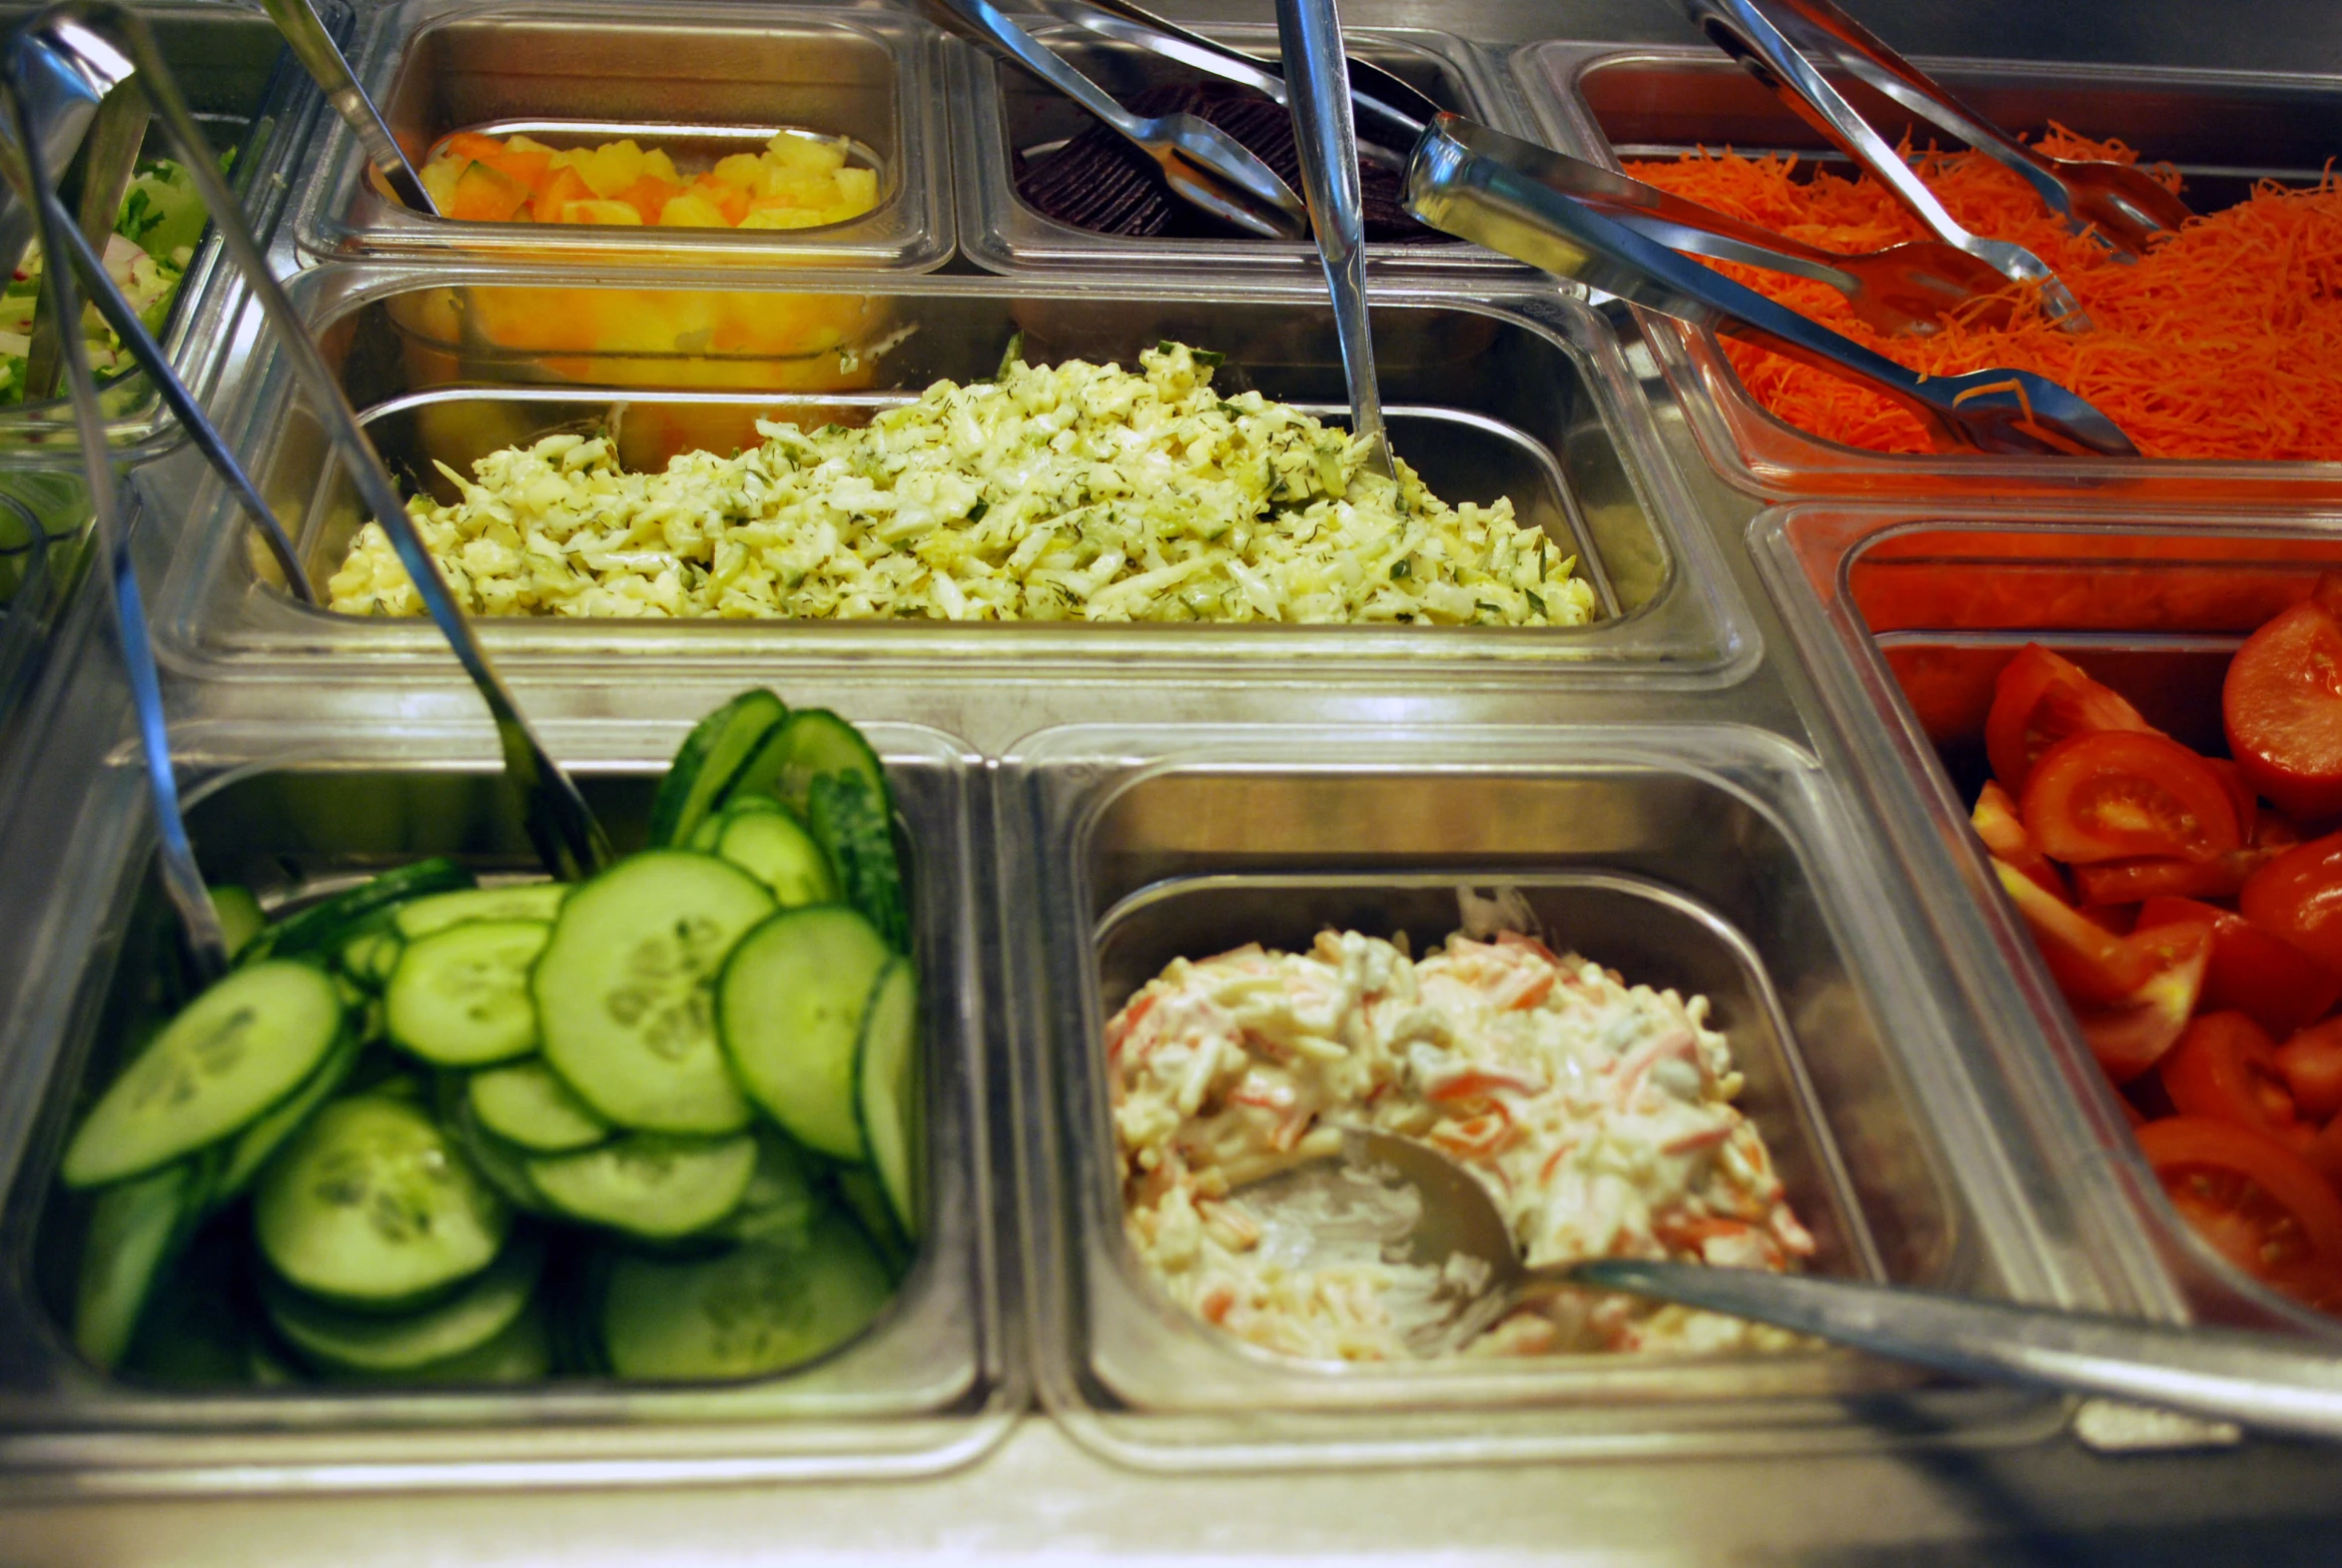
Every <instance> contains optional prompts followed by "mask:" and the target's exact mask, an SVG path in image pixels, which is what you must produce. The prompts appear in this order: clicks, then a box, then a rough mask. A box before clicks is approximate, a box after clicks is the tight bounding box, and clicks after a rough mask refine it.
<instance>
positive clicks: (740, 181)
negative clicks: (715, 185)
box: [708, 153, 765, 191]
mask: <svg viewBox="0 0 2342 1568" xmlns="http://www.w3.org/2000/svg"><path fill="white" fill-rule="evenodd" d="M764 169H765V162H764V159H763V158H761V157H759V156H758V155H757V154H755V153H734V154H733V155H732V156H731V157H729V158H721V159H718V160H717V161H716V166H715V167H714V168H713V169H711V170H709V171H708V173H710V174H712V175H714V176H715V177H716V178H717V179H719V180H721V181H723V182H724V184H726V185H736V186H738V187H740V189H742V190H743V191H752V190H754V189H755V188H756V177H757V176H758V175H760V174H762V173H764Z"/></svg>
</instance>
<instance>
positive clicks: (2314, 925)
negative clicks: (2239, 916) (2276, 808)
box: [2236, 833, 2342, 974]
mask: <svg viewBox="0 0 2342 1568" xmlns="http://www.w3.org/2000/svg"><path fill="white" fill-rule="evenodd" d="M2236 907H2237V908H2238V909H2241V910H2243V911H2244V913H2245V915H2246V917H2247V918H2248V919H2250V920H2253V921H2254V922H2256V923H2258V924H2259V925H2260V926H2262V927H2264V928H2265V929H2267V930H2269V931H2273V932H2275V933H2276V934H2277V935H2278V936H2280V937H2283V938H2284V939H2285V940H2286V941H2288V942H2290V943H2292V944H2293V945H2294V946H2295V947H2297V948H2299V949H2301V950H2302V951H2303V952H2304V953H2307V954H2308V955H2309V956H2310V957H2311V958H2314V959H2316V960H2317V961H2318V962H2319V963H2321V964H2323V965H2325V966H2326V968H2328V969H2330V970H2333V971H2334V972H2335V973H2337V974H2342V833H2329V834H2327V835H2326V836H2325V837H2324V838H2319V839H2311V840H2310V841H2309V842H2308V843H2307V844H2299V845H2296V846H2294V847H2293V848H2292V849H2289V850H2287V851H2285V852H2284V853H2283V854H2281V855H2279V856H2277V857H2275V858H2274V859H2272V860H2271V861H2270V862H2269V863H2268V864H2267V865H2265V866H2263V867H2261V869H2260V870H2258V871H2256V872H2254V873H2253V874H2252V875H2251V876H2250V877H2248V878H2246V879H2245V883H2244V887H2243V889H2242V891H2240V892H2239V893H2238V894H2237V896H2236Z"/></svg>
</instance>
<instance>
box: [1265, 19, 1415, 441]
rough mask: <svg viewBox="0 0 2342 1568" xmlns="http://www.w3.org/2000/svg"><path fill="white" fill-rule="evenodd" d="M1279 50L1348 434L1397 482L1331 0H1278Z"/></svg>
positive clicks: (1353, 134) (1353, 133)
mask: <svg viewBox="0 0 2342 1568" xmlns="http://www.w3.org/2000/svg"><path fill="white" fill-rule="evenodd" d="M1276 28H1277V37H1278V42H1279V44H1280V45H1281V49H1280V54H1281V57H1282V58H1283V59H1285V60H1286V61H1288V62H1290V66H1289V69H1290V71H1291V73H1292V74H1291V77H1290V81H1289V88H1290V97H1291V103H1290V105H1289V107H1290V109H1291V111H1292V117H1293V132H1294V135H1293V145H1294V148H1295V150H1296V151H1298V152H1299V154H1300V157H1301V184H1302V187H1303V188H1304V189H1305V190H1306V191H1307V192H1308V197H1309V230H1310V234H1311V236H1312V238H1314V239H1315V240H1316V242H1317V256H1318V260H1319V261H1321V262H1322V263H1323V264H1324V266H1325V287H1326V292H1327V293H1328V294H1330V295H1331V296H1332V297H1333V331H1334V337H1335V338H1336V339H1337V340H1338V341H1339V342H1340V345H1341V365H1342V379H1343V381H1344V382H1345V383H1347V384H1348V387H1349V393H1350V433H1351V435H1352V436H1353V437H1356V438H1359V439H1363V440H1364V441H1365V442H1366V443H1367V445H1366V467H1367V469H1368V471H1370V472H1373V473H1378V474H1380V475H1381V476H1382V477H1384V478H1386V479H1392V480H1395V479H1396V478H1397V477H1398V470H1397V469H1395V468H1393V467H1392V466H1391V461H1390V432H1389V431H1387V430H1385V429H1384V428H1383V427H1382V393H1381V392H1380V391H1379V390H1378V389H1377V388H1376V386H1375V380H1374V330H1373V327H1372V326H1371V324H1370V323H1369V322H1368V320H1367V317H1366V219H1365V214H1364V212H1363V211H1362V208H1361V203H1362V201H1363V198H1361V197H1360V196H1359V194H1358V133H1357V128H1356V126H1355V125H1353V124H1352V123H1351V119H1350V93H1349V79H1348V77H1347V76H1346V75H1344V73H1343V70H1342V61H1343V54H1342V36H1341V13H1340V11H1339V10H1338V9H1336V7H1335V5H1334V0H1276Z"/></svg>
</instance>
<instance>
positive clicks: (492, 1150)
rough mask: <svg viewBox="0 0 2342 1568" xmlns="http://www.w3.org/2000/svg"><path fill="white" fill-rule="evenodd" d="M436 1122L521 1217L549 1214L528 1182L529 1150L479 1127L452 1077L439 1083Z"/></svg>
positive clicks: (541, 1196)
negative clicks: (519, 1212) (517, 1210)
mask: <svg viewBox="0 0 2342 1568" xmlns="http://www.w3.org/2000/svg"><path fill="white" fill-rule="evenodd" d="M439 1121H440V1124H441V1125H442V1126H444V1127H445V1128H446V1129H447V1131H448V1132H449V1133H450V1134H452V1135H453V1136H454V1139H455V1143H456V1146H457V1147H458V1148H460V1149H461V1150H462V1151H463V1153H464V1156H465V1158H467V1159H469V1160H470V1162H471V1168H472V1169H473V1170H474V1171H477V1172H478V1173H479V1174H480V1176H481V1178H482V1179H483V1180H485V1181H486V1182H487V1184H488V1185H489V1186H491V1187H493V1188H495V1190H496V1193H497V1195H498V1196H500V1197H502V1198H503V1199H504V1201H505V1202H507V1203H510V1204H511V1205H512V1206H513V1207H514V1208H517V1209H519V1210H520V1211H521V1212H522V1213H524V1214H550V1213H552V1212H553V1205H552V1204H550V1203H548V1202H546V1201H545V1197H544V1194H543V1193H542V1192H539V1191H538V1190H537V1189H536V1184H535V1183H534V1182H532V1181H530V1180H529V1179H528V1157H529V1151H527V1150H525V1149H522V1148H521V1147H520V1146H519V1145H518V1144H515V1143H512V1142H510V1141H509V1140H506V1139H501V1138H498V1137H497V1136H496V1135H495V1134H493V1133H491V1132H489V1131H488V1130H487V1129H486V1128H484V1127H481V1126H480V1125H479V1117H478V1115H477V1114H476V1113H474V1112H473V1111H472V1109H471V1097H470V1096H469V1095H467V1094H465V1093H463V1086H462V1085H461V1084H459V1083H457V1082H456V1081H455V1079H454V1078H453V1076H452V1075H450V1076H449V1077H447V1078H445V1079H442V1080H441V1081H440V1084H439Z"/></svg>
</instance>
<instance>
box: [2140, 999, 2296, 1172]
mask: <svg viewBox="0 0 2342 1568" xmlns="http://www.w3.org/2000/svg"><path fill="white" fill-rule="evenodd" d="M2155 1071H2156V1073H2157V1074H2158V1075H2159V1076H2160V1077H2161V1078H2162V1080H2163V1092H2164V1093H2165V1094H2167V1095H2169V1096H2170V1097H2171V1104H2172V1106H2173V1107H2174V1108H2176V1109H2177V1111H2178V1112H2179V1114H2180V1115H2181V1116H2187V1117H2209V1118H2211V1119H2212V1120H2213V1121H2215V1122H2233V1123H2235V1124H2236V1125H2237V1126H2238V1127H2248V1128H2251V1129H2252V1130H2253V1131H2254V1132H2256V1133H2259V1134H2261V1135H2263V1136H2264V1137H2267V1138H2273V1139H2275V1140H2276V1141H2277V1142H2278V1143H2280V1144H2283V1145H2284V1146H2285V1147H2286V1148H2287V1149H2290V1150H2292V1151H2293V1152H2294V1153H2295V1154H2304V1155H2305V1154H2307V1153H2308V1151H2309V1145H2310V1140H2311V1139H2312V1138H2313V1137H2314V1136H2315V1134H2316V1131H2317V1130H2316V1129H2315V1128H2312V1127H2310V1126H2308V1125H2307V1124H2305V1123H2304V1122H2303V1121H2302V1120H2301V1114H2300V1111H2299V1110H2298V1108H2297V1107H2296V1106H2295V1105H2294V1102H2293V1095H2292V1092H2291V1091H2290V1090H2288V1089H2287V1088H2286V1087H2285V1081H2284V1079H2283V1078H2282V1077H2281V1076H2279V1074H2278V1072H2277V1042H2276V1041H2274V1040H2272V1039H2270V1038H2269V1032H2268V1031H2267V1030H2265V1029H2263V1028H2261V1026H2260V1025H2258V1024H2256V1023H2254V1022H2253V1021H2252V1020H2251V1019H2250V1018H2248V1017H2246V1016H2245V1015H2244V1014H2242V1013H2235V1012H2224V1013H2206V1014H2204V1015H2203V1016H2201V1017H2200V1018H2198V1019H2197V1020H2196V1021H2195V1022H2194V1023H2192V1024H2190V1025H2188V1026H2187V1032H2186V1033H2185V1034H2183V1035H2181V1036H2180V1037H2179V1044H2178V1045H2176V1046H2173V1047H2172V1048H2171V1051H2170V1054H2169V1055H2168V1056H2166V1057H2164V1058H2163V1060H2162V1061H2161V1062H2160V1063H2158V1064H2156V1068H2155Z"/></svg>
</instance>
